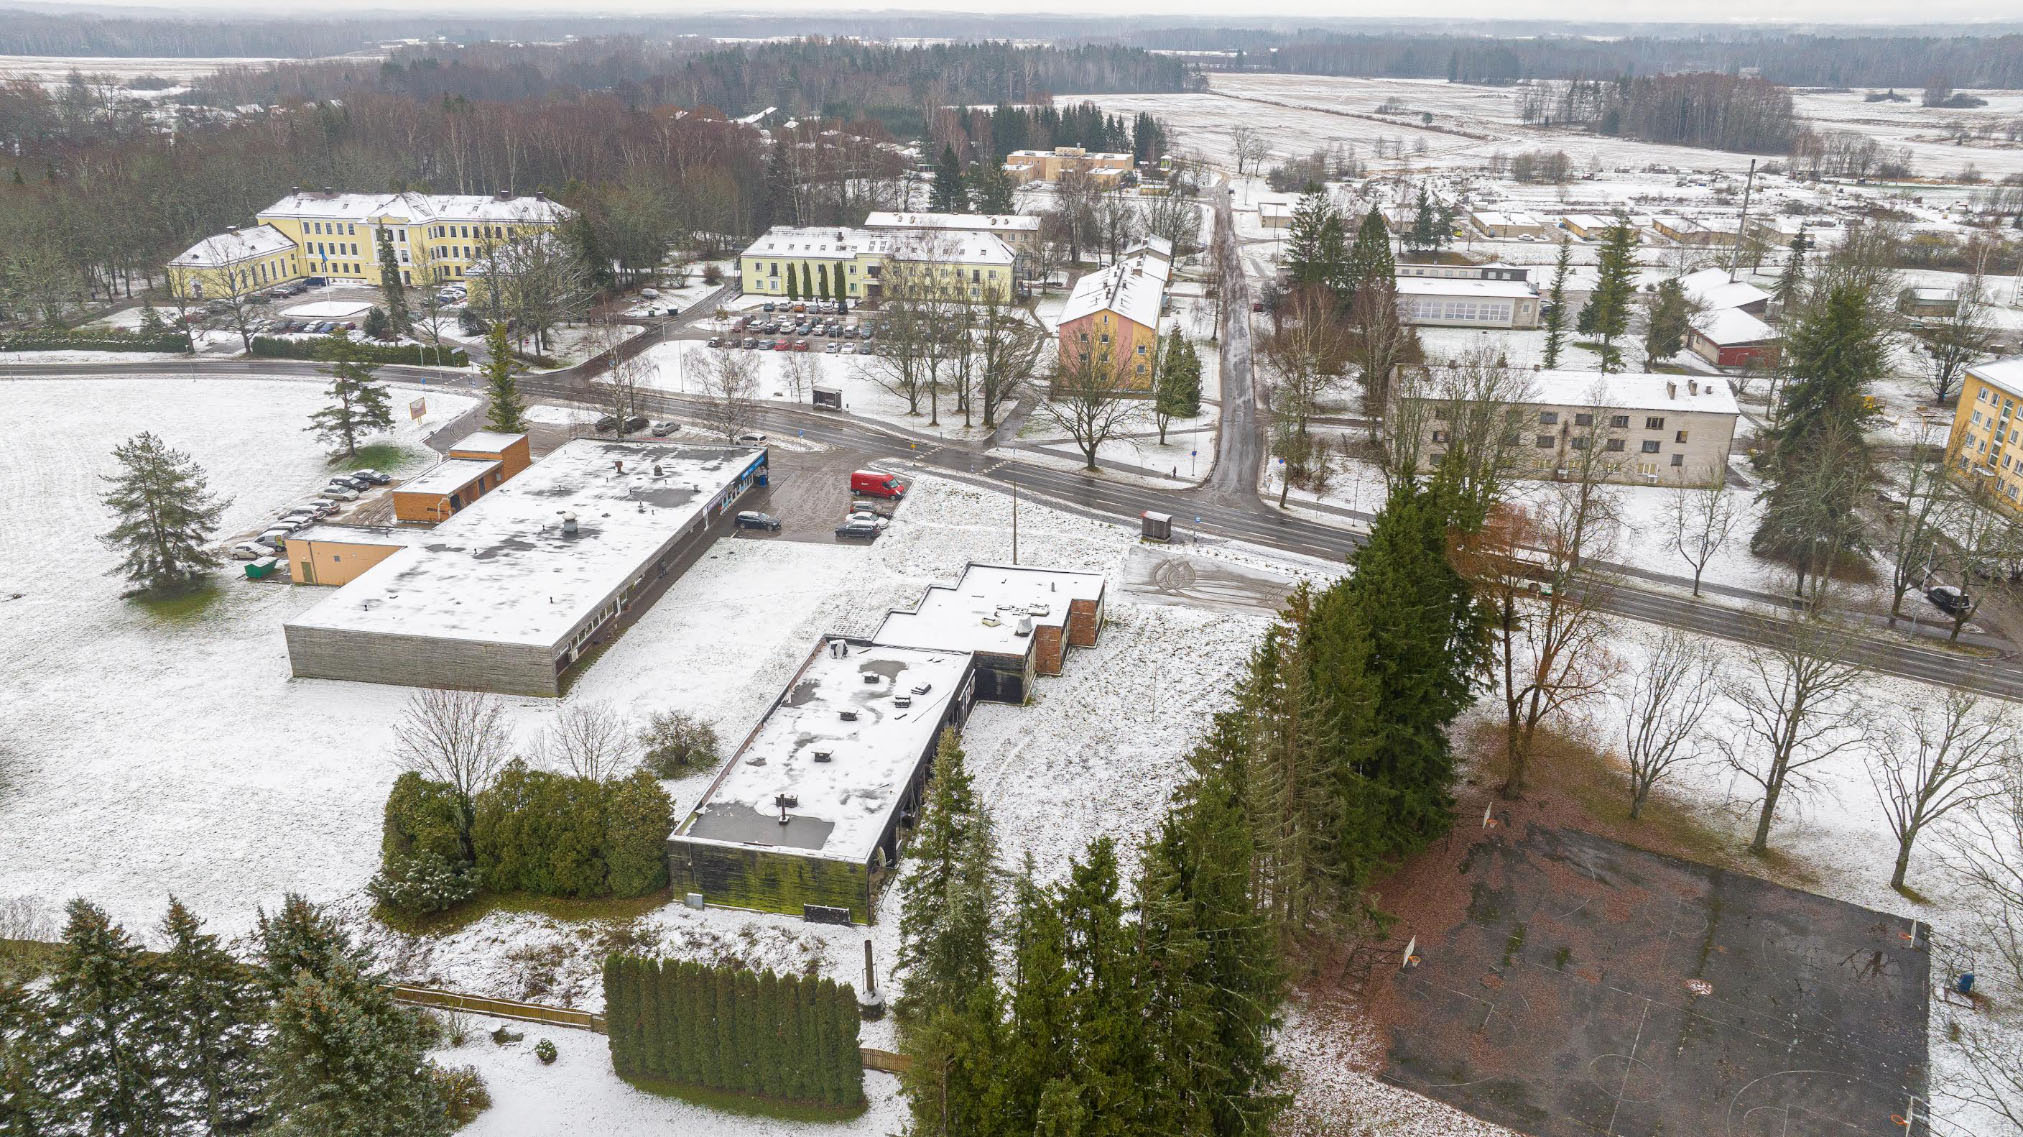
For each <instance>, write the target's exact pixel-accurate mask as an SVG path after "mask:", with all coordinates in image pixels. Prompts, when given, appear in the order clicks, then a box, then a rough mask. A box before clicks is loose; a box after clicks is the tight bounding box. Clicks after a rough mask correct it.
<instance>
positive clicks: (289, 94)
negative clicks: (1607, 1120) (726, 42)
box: [201, 37, 1201, 136]
mask: <svg viewBox="0 0 2023 1137" xmlns="http://www.w3.org/2000/svg"><path fill="white" fill-rule="evenodd" d="M1200 85H1201V79H1200V77H1199V76H1197V75H1195V74H1194V73H1193V72H1192V71H1191V70H1190V68H1189V67H1188V66H1187V65H1186V64H1185V63H1183V62H1182V61H1180V60H1178V59H1175V58H1173V57H1171V56H1164V55H1154V54H1151V53H1149V52H1146V51H1144V50H1142V49H1139V48H1127V47H1116V46H1098V45H1088V46H1082V47H1072V48H1053V47H1014V46H1012V45H1011V44H1009V43H972V44H953V45H934V46H926V47H904V48H901V47H886V46H877V45H871V44H864V43H859V42H857V41H854V40H817V39H810V40H795V41H786V42H778V43H762V44H747V45H739V46H736V47H729V48H711V47H708V45H707V44H706V42H701V43H698V42H690V43H678V44H673V45H670V44H649V43H646V42H644V41H642V40H640V39H638V38H636V37H610V38H605V39H597V40H579V41H576V42H572V43H566V44H540V45H524V46H516V45H504V44H480V45H476V46H473V47H467V48H453V49H445V48H436V47H409V48H401V49H399V50H397V51H395V52H394V54H393V57H392V58H390V59H388V60H386V61H384V62H378V61H370V60H321V61H311V62H300V63H283V64H278V65H275V66H273V67H271V68H269V67H261V68H251V67H247V68H232V69H229V70H227V71H226V72H224V73H222V74H220V75H218V76H217V77H215V78H214V79H211V80H207V81H206V82H205V83H204V84H203V88H202V91H201V95H202V97H204V98H205V99H206V100H208V101H210V102H213V103H217V104H220V105H227V106H230V105H236V104H240V103H254V102H257V103H270V102H279V101H286V100H303V101H313V100H316V99H327V98H342V97H345V96H347V95H351V94H357V93H360V92H372V93H377V94H387V95H405V96H408V97H410V98H416V99H441V98H445V97H449V98H463V99H471V100H494V101H496V100H513V99H530V98H550V97H556V96H566V95H574V94H577V93H581V92H586V91H589V92H599V93H608V94H611V95H613V96H616V97H617V98H618V99H619V100H620V101H621V102H624V103H625V104H627V105H630V106H664V105H674V106H691V107H693V106H707V107H714V108H716V109H718V110H721V111H723V112H724V113H725V114H728V115H732V116H734V117H735V116H741V115H748V114H755V113H757V112H759V111H762V110H765V109H766V108H768V107H776V108H778V109H779V111H780V112H781V114H782V115H786V116H803V117H805V116H808V115H820V116H822V117H825V118H831V119H847V120H852V121H856V120H860V119H869V120H875V121H878V122H880V123H882V124H883V125H884V126H885V127H886V128H887V129H888V130H890V131H892V133H894V134H897V135H901V136H914V135H919V134H922V133H924V128H925V115H926V112H927V111H928V110H929V109H930V108H936V107H942V106H946V105H949V104H982V105H995V104H999V103H1028V102H1044V101H1046V100H1047V99H1048V98H1050V97H1051V96H1052V95H1054V94H1057V93H1067V92H1073V93H1077V94H1100V93H1103V92H1113V91H1185V90H1193V89H1196V88H1197V87H1199V86H1200Z"/></svg>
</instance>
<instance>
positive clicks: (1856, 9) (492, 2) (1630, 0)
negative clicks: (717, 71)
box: [119, 0, 2019, 25]
mask: <svg viewBox="0 0 2023 1137" xmlns="http://www.w3.org/2000/svg"><path fill="white" fill-rule="evenodd" d="M119 6H120V7H122V8H129V9H131V8H146V9H152V10H159V11H162V12H164V13H165V14H166V13H181V14H184V15H188V14H191V13H194V12H197V11H203V12H240V13H247V14H253V15H259V16H263V17H269V18H271V17H274V16H291V15H301V16H315V17H323V18H340V19H341V18H343V17H344V16H347V15H362V14H366V13H375V12H386V13H388V14H395V12H396V9H394V7H393V6H392V5H388V4H386V3H384V2H383V0H380V2H374V0H363V2H361V3H358V4H356V5H352V6H350V7H344V6H337V7H316V8H300V7H295V6H292V5H291V6H285V7H282V6H275V7H266V6H260V5H255V4H249V3H248V2H247V0H122V2H121V3H120V4H119ZM858 7H860V6H859V5H849V4H844V5H838V4H835V3H824V2H821V0H750V2H749V3H739V4H734V5H733V4H724V3H715V2H709V3H702V4H683V3H668V2H667V0H658V2H655V0H596V2H593V3H570V2H568V0H423V2H421V3H416V4H411V5H405V6H403V9H404V10H398V14H400V15H405V16H410V17H412V16H415V15H418V14H419V13H422V12H445V13H449V12H461V13H484V14H505V13H512V14H516V15H517V14H544V15H556V14H565V13H581V14H584V15H594V14H600V13H624V14H627V15H655V16H662V17H667V18H670V19H679V18H680V16H682V15H683V14H688V13H695V12H705V11H707V12H712V13H720V12H738V13H753V12H761V13H780V12H820V13H822V14H823V15H826V16H837V15H841V14H843V13H845V12H848V11H851V10H853V9H856V8H858ZM861 7H863V8H864V10H867V11H870V10H888V11H889V10H901V9H903V10H917V11H932V12H973V13H978V14H988V15H997V16H1005V15H1016V14H1018V13H1038V12H1046V13H1068V14H1074V15H1082V16H1093V15H1100V14H1106V13H1116V14H1120V15H1133V16H1157V15H1176V16H1197V17H1210V18H1213V17H1221V18H1224V19H1231V18H1249V19H1257V18H1260V17H1271V16H1281V17H1292V18H1300V17H1306V18H1324V17H1325V18H1334V19H1341V18H1348V17H1363V18H1372V19H1395V18H1401V17H1402V18H1426V19H1463V20H1494V19H1505V20H1511V19H1545V20H1559V21H1575V20H1593V21H1597V22H1611V23H1618V22H1661V21H1690V22H1693V23H1712V22H1717V21H1735V22H1738V23H1780V24H1782V23H1798V22H1818V23H1834V24H1853V23H1889V24H1895V25H1904V24H1911V23H1913V22H1962V23H1964V22H1986V21H1990V20H1998V19H1999V20H2004V21H2007V22H2011V23H2013V22H2015V21H2016V20H2017V18H2018V15H2019V13H2018V11H2017V10H2016V9H2015V8H2013V7H2011V6H2010V5H2009V4H2006V3H2001V2H1998V3H1994V4H1989V3H1986V2H1985V0H1923V2H1920V3H1916V4H1905V3H1901V2H1892V0H1777V2H1775V3H1765V2H1764V0H1697V2H1692V3H1681V2H1680V0H1362V2H1359V3H1356V4H1354V5H1353V7H1352V6H1350V5H1347V4H1344V3H1342V2H1341V0H1252V2H1248V3H1244V4H1241V5H1232V4H1231V3H1230V2H1229V0H1019V2H1018V3H1016V4H1015V5H1006V4H1005V3H1003V0H941V2H938V3H921V2H914V3H905V4H900V5H894V6H893V7H892V8H890V9H873V8H871V7H870V6H861Z"/></svg>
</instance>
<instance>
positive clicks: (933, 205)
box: [927, 142, 969, 213]
mask: <svg viewBox="0 0 2023 1137" xmlns="http://www.w3.org/2000/svg"><path fill="white" fill-rule="evenodd" d="M927 208H928V209H930V210H932V211H933V212H935V213H967V212H969V190H968V188H967V187H965V186H964V185H963V181H962V160H961V159H960V158H957V157H956V156H955V144H954V143H952V142H951V143H945V144H943V145H942V147H941V157H940V158H939V159H937V160H936V161H935V163H934V185H933V186H932V187H931V188H930V189H929V190H928V194H927Z"/></svg>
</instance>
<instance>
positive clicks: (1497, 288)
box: [1398, 276, 1538, 297]
mask: <svg viewBox="0 0 2023 1137" xmlns="http://www.w3.org/2000/svg"><path fill="white" fill-rule="evenodd" d="M1398 291H1399V292H1400V293H1402V294H1404V295H1407V296H1511V297H1516V296H1536V295H1538V290H1537V289H1536V288H1533V287H1532V286H1531V285H1529V284H1527V283H1525V282H1524V281H1521V280H1473V279H1467V280H1457V279H1455V278H1453V277H1447V276H1401V277H1399V278H1398Z"/></svg>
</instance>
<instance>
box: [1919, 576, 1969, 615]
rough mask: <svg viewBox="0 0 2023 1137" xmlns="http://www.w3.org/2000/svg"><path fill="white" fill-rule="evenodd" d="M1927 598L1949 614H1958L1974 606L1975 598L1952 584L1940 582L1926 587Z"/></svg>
mask: <svg viewBox="0 0 2023 1137" xmlns="http://www.w3.org/2000/svg"><path fill="white" fill-rule="evenodd" d="M1925 599H1927V600H1929V601H1931V602H1932V603H1933V605H1935V606H1936V607H1937V608H1938V609H1939V611H1941V612H1944V613H1945V614H1946V615H1948V616H1958V615H1959V614H1960V613H1962V612H1970V611H1972V610H1973V608H1974V601H1973V598H1972V597H1970V596H1968V595H1967V594H1966V593H1965V592H1963V591H1961V590H1960V589H1957V588H1954V587H1953V586H1952V585H1950V584H1938V585H1933V586H1932V587H1930V588H1927V589H1925Z"/></svg>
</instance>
